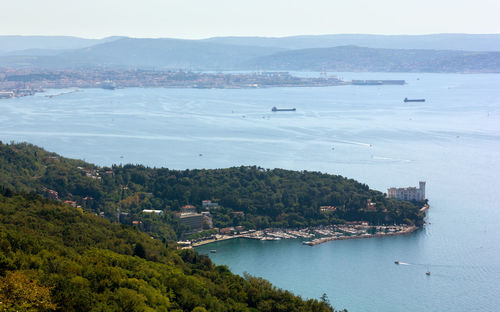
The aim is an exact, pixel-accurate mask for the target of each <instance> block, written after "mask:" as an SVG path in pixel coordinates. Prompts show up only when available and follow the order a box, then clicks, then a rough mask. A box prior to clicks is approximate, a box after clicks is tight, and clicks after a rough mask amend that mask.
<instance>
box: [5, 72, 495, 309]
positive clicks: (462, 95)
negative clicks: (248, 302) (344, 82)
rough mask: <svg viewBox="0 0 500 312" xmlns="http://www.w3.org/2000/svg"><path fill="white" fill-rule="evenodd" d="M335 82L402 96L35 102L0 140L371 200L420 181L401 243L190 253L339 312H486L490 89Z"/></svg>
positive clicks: (134, 93) (455, 81) (11, 116)
mask: <svg viewBox="0 0 500 312" xmlns="http://www.w3.org/2000/svg"><path fill="white" fill-rule="evenodd" d="M340 76H342V77H343V78H345V79H352V78H353V79H405V80H407V82H408V84H407V85H405V86H371V87H363V86H342V87H328V88H273V89H249V90H206V89H204V90H199V89H133V88H132V89H120V90H114V91H107V90H97V89H86V90H82V91H80V92H76V93H72V94H67V95H61V96H56V97H53V98H48V97H45V96H44V94H38V95H36V96H34V97H25V98H19V99H12V100H2V101H0V110H1V112H2V113H1V114H0V140H3V141H7V142H8V141H11V140H13V141H29V142H31V143H34V144H37V145H40V146H42V147H44V148H46V149H48V150H51V151H55V152H58V153H60V154H62V155H64V156H67V157H75V158H81V159H85V160H86V161H89V162H94V163H97V164H100V165H110V164H113V163H141V164H146V165H150V166H156V167H160V166H162V167H169V168H179V169H182V168H219V167H228V166H239V165H242V164H243V165H259V166H262V167H266V168H274V167H280V168H288V169H296V170H319V171H323V172H329V173H336V174H342V175H344V176H348V177H352V178H355V179H357V180H359V181H361V182H363V183H366V184H368V185H369V186H370V187H372V188H375V189H378V190H381V191H385V190H386V189H387V188H388V187H391V186H410V185H415V186H416V185H417V183H418V181H419V180H425V181H427V197H428V198H429V200H430V204H431V209H430V210H429V213H428V222H429V224H428V225H427V226H426V227H425V228H423V229H421V230H419V231H418V232H416V233H414V234H412V235H409V236H401V237H386V238H374V239H365V240H349V241H337V242H330V243H325V244H322V245H318V246H315V247H309V246H303V245H301V243H300V240H298V241H297V240H290V241H279V242H260V241H249V240H233V241H225V242H221V243H217V244H214V245H209V246H204V247H200V248H199V251H200V252H202V253H207V254H209V253H208V250H210V249H217V253H215V254H209V255H210V257H211V258H212V259H213V260H214V261H215V263H217V264H226V265H228V266H229V267H230V268H231V269H232V270H233V271H234V272H236V273H243V272H244V271H247V272H249V273H250V274H252V275H258V276H262V277H264V278H266V279H269V280H270V281H272V282H273V283H274V284H276V285H277V286H279V287H283V288H286V289H290V290H293V291H294V292H295V293H297V294H300V295H302V296H304V297H313V298H318V297H319V296H321V294H322V293H326V294H327V295H328V296H329V298H330V300H331V301H332V302H333V304H334V305H335V306H336V307H337V308H347V309H349V311H354V312H360V311H497V310H498V307H500V297H499V296H498V294H499V293H500V244H499V237H500V226H499V225H500V204H499V203H500V192H499V190H500V178H499V174H500V162H499V160H500V91H499V90H500V75H451V74H382V73H363V74H362V73H344V74H341V75H340ZM50 92H51V93H58V92H61V91H60V90H51V91H50ZM405 97H408V98H421V97H424V98H426V99H427V101H426V102H425V103H403V102H402V100H403V98H405ZM273 106H277V107H295V108H297V111H296V112H293V113H290V112H288V113H272V112H271V108H272V107H273ZM200 154H201V155H202V156H200ZM395 260H400V261H402V262H405V263H408V264H409V265H399V266H397V265H395V264H394V261H395ZM428 270H429V271H431V272H432V274H431V276H426V275H425V272H426V271H428Z"/></svg>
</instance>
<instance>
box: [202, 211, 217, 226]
mask: <svg viewBox="0 0 500 312" xmlns="http://www.w3.org/2000/svg"><path fill="white" fill-rule="evenodd" d="M201 214H202V215H203V222H205V224H207V225H208V228H209V229H211V228H213V227H214V221H213V218H212V215H211V214H210V212H208V211H202V212H201Z"/></svg>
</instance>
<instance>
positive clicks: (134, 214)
mask: <svg viewBox="0 0 500 312" xmlns="http://www.w3.org/2000/svg"><path fill="white" fill-rule="evenodd" d="M0 185H3V186H5V187H9V188H12V189H14V190H16V191H28V192H30V191H34V192H37V193H39V194H43V195H45V196H47V197H49V198H54V199H60V200H63V201H66V200H67V201H71V202H72V203H73V205H79V206H81V207H82V208H83V209H85V210H88V211H92V212H95V213H103V214H104V216H106V217H107V218H109V219H111V220H114V221H117V219H118V217H117V211H118V210H119V211H120V212H122V213H126V214H127V216H126V217H123V218H122V219H121V220H120V221H121V222H122V223H131V221H132V220H141V221H143V230H145V231H147V232H151V233H153V234H154V235H156V236H157V237H161V238H162V239H164V240H175V239H177V238H178V236H179V235H180V234H182V232H183V231H184V230H185V228H183V227H182V226H180V225H179V224H178V223H177V221H176V219H175V218H174V217H173V213H174V212H177V211H179V210H180V207H181V206H183V205H187V204H190V205H195V206H196V207H197V208H198V209H200V208H201V201H202V200H212V201H214V202H218V203H219V204H220V206H219V207H218V208H217V209H214V210H213V211H211V212H212V214H213V215H214V224H215V225H216V226H217V227H226V226H236V225H242V226H244V227H246V228H248V229H260V228H267V227H305V226H315V225H321V224H332V223H341V222H343V221H344V220H347V221H354V220H365V221H370V222H372V223H375V224H392V223H407V224H416V225H421V224H422V222H423V217H424V215H423V214H422V213H420V212H419V208H420V207H421V205H422V203H411V202H403V201H398V200H392V199H387V198H386V197H385V195H384V194H383V193H382V192H379V191H374V190H370V189H369V187H368V186H367V185H364V184H361V183H359V182H356V181H355V180H352V179H347V178H344V177H341V176H338V175H330V174H323V173H319V172H306V171H303V172H298V171H290V170H282V169H272V170H270V169H262V168H258V167H234V168H227V169H214V170H170V169H165V168H160V169H156V168H147V167H144V166H140V165H125V166H113V167H110V168H106V167H104V168H99V167H97V166H94V165H91V164H88V163H85V162H83V161H79V160H72V159H66V158H63V157H61V156H58V155H56V154H54V153H49V152H46V151H44V150H43V149H41V148H38V147H36V146H33V145H30V144H25V143H23V144H1V145H0ZM369 200H371V202H373V203H375V209H371V210H368V209H366V208H367V203H368V201H369ZM321 206H334V207H336V211H335V213H322V212H321V211H320V207H321ZM143 209H156V210H162V211H164V212H165V213H164V214H162V215H161V216H156V215H145V214H142V213H141V212H142V210H143ZM236 211H238V212H243V214H241V213H238V214H235V213H233V212H236Z"/></svg>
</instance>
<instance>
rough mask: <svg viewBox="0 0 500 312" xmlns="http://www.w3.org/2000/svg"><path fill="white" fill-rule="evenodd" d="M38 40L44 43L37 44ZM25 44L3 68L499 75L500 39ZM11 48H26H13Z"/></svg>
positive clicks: (6, 56)
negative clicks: (324, 71)
mask: <svg viewBox="0 0 500 312" xmlns="http://www.w3.org/2000/svg"><path fill="white" fill-rule="evenodd" d="M16 38H17V37H16ZM7 39H8V38H5V37H0V43H1V41H2V40H4V41H6V42H7V43H8V42H9V41H8V40H7ZM24 39H25V40H28V39H26V38H24ZM42 39H43V40H42ZM49 39H51V40H53V41H54V42H52V41H50V40H49ZM12 40H13V39H12ZM17 40H20V39H19V38H17ZM40 40H41V41H42V42H41V43H39V42H38V41H40ZM44 40H45V41H47V42H45V41H44ZM21 43H22V44H21ZM21 43H19V44H17V45H16V44H10V45H5V46H2V45H0V50H2V51H4V52H3V54H0V66H4V67H14V68H18V67H37V68H43V69H68V68H71V69H75V68H82V69H88V68H90V69H102V68H107V69H112V68H122V69H123V68H126V69H158V70H178V69H181V70H207V71H211V70H216V71H222V70H285V71H288V70H309V71H311V70H314V71H321V70H328V71H385V72H391V71H398V72H405V71H407V72H500V65H499V64H500V52H498V51H500V35H465V34H438V35H425V36H378V35H324V36H295V37H284V38H260V37H219V38H210V39H204V40H182V39H168V38H165V39H138V38H123V37H118V38H117V37H111V38H105V39H101V40H90V39H81V38H72V37H70V38H59V37H53V38H52V37H47V38H45V37H42V38H38V37H36V38H34V39H32V41H29V40H28V41H26V42H24V41H23V42H21ZM13 47H24V49H21V50H16V51H12V50H10V49H12V48H13ZM50 47H59V48H58V49H55V48H50ZM61 47H66V48H61Z"/></svg>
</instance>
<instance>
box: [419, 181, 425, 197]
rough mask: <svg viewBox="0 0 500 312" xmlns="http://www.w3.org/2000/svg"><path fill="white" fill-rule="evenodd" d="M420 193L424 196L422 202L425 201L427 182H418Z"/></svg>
mask: <svg viewBox="0 0 500 312" xmlns="http://www.w3.org/2000/svg"><path fill="white" fill-rule="evenodd" d="M418 185H419V189H420V193H421V194H422V200H424V199H425V181H420V182H418Z"/></svg>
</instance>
